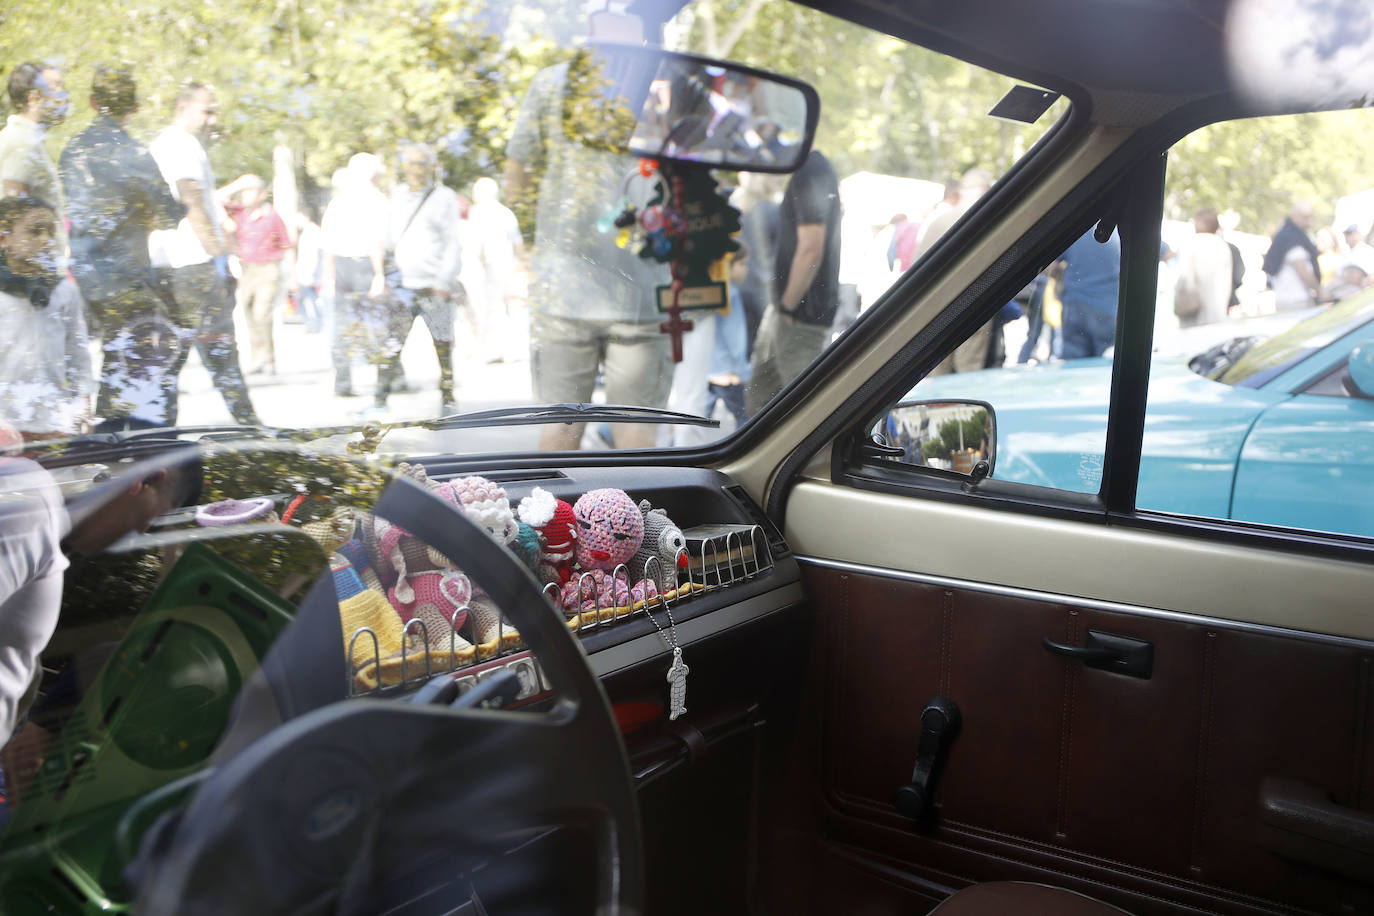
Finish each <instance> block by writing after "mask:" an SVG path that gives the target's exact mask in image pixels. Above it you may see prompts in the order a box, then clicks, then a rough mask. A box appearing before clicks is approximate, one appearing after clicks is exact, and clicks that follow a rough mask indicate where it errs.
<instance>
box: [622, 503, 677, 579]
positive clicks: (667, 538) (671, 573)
mask: <svg viewBox="0 0 1374 916" xmlns="http://www.w3.org/2000/svg"><path fill="white" fill-rule="evenodd" d="M639 511H640V513H641V514H642V515H643V517H644V542H643V543H642V544H640V546H639V550H638V552H636V553H635V555H634V557H633V559H631V560H630V575H631V576H633V577H634V578H636V579H643V578H648V577H649V569H648V567H650V566H656V567H657V569H656V572H657V573H658V587H659V591H665V592H666V591H669V590H670V589H674V588H677V576H678V570H679V569H684V570H685V569H686V568H687V555H686V554H685V553H682V550H683V549H684V548H686V546H687V539H686V538H685V537H683V536H682V529H681V528H679V527H678V526H677V525H675V524H673V520H672V519H670V518H669V517H668V512H667V510H665V509H655V508H653V507H652V506H650V504H649V501H648V500H647V499H641V500H640V501H639ZM650 557H658V563H656V564H653V563H650V562H649V558H650Z"/></svg>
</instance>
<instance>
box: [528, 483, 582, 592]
mask: <svg viewBox="0 0 1374 916" xmlns="http://www.w3.org/2000/svg"><path fill="white" fill-rule="evenodd" d="M519 514H520V521H522V522H524V523H525V524H526V525H529V526H530V527H531V528H533V529H535V530H536V531H538V532H539V539H540V542H541V545H542V546H541V553H540V564H539V579H540V581H542V582H555V583H557V584H558V585H559V586H560V587H562V586H563V585H566V584H567V582H568V580H569V579H571V578H572V574H573V571H572V570H573V559H574V553H575V551H576V550H577V516H575V515H574V514H573V507H572V505H571V504H569V503H566V502H564V501H563V500H561V499H556V498H555V497H554V495H553V494H552V493H550V492H549V491H548V490H545V489H544V488H543V487H535V488H534V489H533V490H532V491H530V495H529V496H526V497H525V498H524V499H522V500H520V509H519Z"/></svg>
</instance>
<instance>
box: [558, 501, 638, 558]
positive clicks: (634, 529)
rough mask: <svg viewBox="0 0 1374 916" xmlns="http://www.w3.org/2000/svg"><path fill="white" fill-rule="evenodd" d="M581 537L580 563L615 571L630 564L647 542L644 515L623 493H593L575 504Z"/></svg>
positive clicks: (579, 540) (578, 544)
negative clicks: (642, 545) (645, 540)
mask: <svg viewBox="0 0 1374 916" xmlns="http://www.w3.org/2000/svg"><path fill="white" fill-rule="evenodd" d="M573 515H575V516H577V524H578V527H579V528H581V535H580V536H579V537H578V539H577V562H578V565H580V566H581V567H582V568H583V569H587V570H591V569H604V570H606V571H607V572H610V571H612V570H614V569H615V568H616V567H617V566H619V565H620V564H621V563H629V562H630V558H631V557H633V556H634V555H635V553H636V552H637V551H638V550H639V545H640V543H641V542H642V541H643V540H644V516H643V515H642V514H641V513H640V511H639V506H637V505H635V501H634V500H633V499H630V497H629V495H628V494H627V493H626V492H625V491H624V490H616V489H613V488H606V489H603V490H591V491H590V492H587V493H583V494H582V495H581V496H580V497H578V499H577V502H576V503H574V504H573Z"/></svg>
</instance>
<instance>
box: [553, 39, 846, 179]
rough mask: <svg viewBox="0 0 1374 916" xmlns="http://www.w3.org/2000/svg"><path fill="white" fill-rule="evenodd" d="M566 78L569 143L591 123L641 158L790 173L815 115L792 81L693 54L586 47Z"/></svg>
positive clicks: (815, 99) (809, 93)
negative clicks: (609, 132)
mask: <svg viewBox="0 0 1374 916" xmlns="http://www.w3.org/2000/svg"><path fill="white" fill-rule="evenodd" d="M574 72H575V73H576V74H577V78H576V79H573V78H570V79H569V81H568V85H567V86H566V87H565V91H566V92H567V93H568V94H569V97H568V98H567V99H565V100H564V114H565V119H567V118H571V119H572V121H574V122H575V123H572V124H569V125H567V126H568V128H569V136H570V137H572V138H574V139H580V138H581V137H582V135H583V134H585V133H587V132H588V130H587V128H588V124H589V123H591V122H595V123H596V127H597V129H596V130H595V131H593V133H596V134H599V135H600V139H601V140H602V141H603V142H606V143H608V144H609V145H610V146H613V147H619V148H620V149H621V150H624V151H628V152H630V153H631V154H633V155H635V156H641V157H645V158H651V159H669V160H674V161H679V162H697V163H701V164H703V165H707V166H711V167H713V168H721V169H729V170H732V171H750V172H792V171H796V170H797V169H798V168H800V167H801V165H802V163H803V162H805V161H806V156H807V153H809V152H810V150H811V141H812V138H813V137H814V136H815V133H816V122H817V120H818V119H819V117H820V106H821V103H820V97H819V96H818V95H817V94H816V90H815V89H813V88H812V87H811V86H809V85H807V84H806V83H803V82H802V81H801V80H796V79H792V78H791V77H786V76H779V75H778V74H775V73H769V72H767V71H765V70H758V69H755V68H753V67H746V66H744V65H743V64H735V63H730V62H729V61H723V60H716V59H713V58H709V57H700V56H698V55H695V54H679V53H676V52H673V51H664V50H662V49H660V48H648V47H644V46H643V45H628V44H614V43H609V42H593V43H589V44H587V45H586V46H585V47H584V49H583V52H582V55H581V57H580V60H579V61H578V66H577V67H576V68H575V69H574ZM589 102H590V103H591V104H590V106H589V105H588V104H587V103H589ZM626 128H628V130H627V132H625V133H624V134H622V135H621V136H620V137H614V136H610V135H609V134H608V133H606V132H607V131H612V132H619V131H621V130H625V129H626Z"/></svg>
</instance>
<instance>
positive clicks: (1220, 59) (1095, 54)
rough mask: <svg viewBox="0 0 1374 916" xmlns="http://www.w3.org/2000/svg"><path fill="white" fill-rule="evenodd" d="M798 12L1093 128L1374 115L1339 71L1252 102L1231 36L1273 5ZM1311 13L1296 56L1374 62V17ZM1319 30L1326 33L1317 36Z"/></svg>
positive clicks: (898, 1) (1164, 2) (667, 13)
mask: <svg viewBox="0 0 1374 916" xmlns="http://www.w3.org/2000/svg"><path fill="white" fill-rule="evenodd" d="M792 2H796V3H799V4H801V5H804V6H808V7H810V8H812V9H815V10H818V11H820V12H823V13H826V14H827V15H831V16H836V17H838V18H841V19H845V20H848V21H850V22H854V23H856V24H858V25H862V26H864V27H866V28H871V29H875V30H877V31H881V32H884V33H886V34H889V35H892V36H894V37H896V38H900V39H902V40H904V41H909V42H912V43H913V44H917V45H921V46H923V47H927V48H930V49H931V50H934V51H937V52H940V53H943V54H948V55H950V56H953V57H957V58H959V59H961V60H964V61H967V62H969V63H971V64H974V65H976V66H979V67H984V68H986V69H989V70H993V71H995V72H998V73H1003V74H1006V75H1008V76H1011V77H1013V78H1015V79H1018V80H1023V81H1026V82H1029V83H1033V84H1035V85H1038V86H1042V87H1045V88H1048V89H1054V90H1056V91H1059V92H1062V93H1064V94H1065V95H1068V96H1070V97H1071V98H1073V99H1074V100H1075V101H1076V102H1078V103H1079V104H1080V105H1082V104H1083V103H1085V102H1089V101H1090V105H1089V106H1087V107H1090V109H1091V118H1092V120H1093V121H1094V122H1096V123H1099V124H1106V125H1112V126H1123V127H1129V126H1140V125H1144V124H1147V123H1150V122H1151V121H1152V120H1155V119H1157V118H1158V117H1159V116H1160V114H1161V113H1162V112H1164V111H1167V110H1169V109H1171V108H1175V107H1177V106H1179V105H1181V104H1184V103H1186V102H1189V101H1194V100H1197V99H1202V98H1210V97H1217V98H1218V99H1219V100H1221V101H1222V102H1223V104H1222V106H1221V110H1220V111H1219V112H1218V115H1219V117H1220V118H1221V119H1228V118H1237V117H1247V116H1252V115H1257V114H1279V113H1285V112H1293V111H1315V110H1324V109H1336V108H1346V107H1352V106H1361V105H1370V104H1374V85H1370V86H1363V85H1355V86H1353V87H1352V86H1351V85H1350V84H1349V82H1348V81H1346V82H1345V83H1344V84H1343V85H1341V86H1340V87H1339V88H1333V86H1332V85H1331V80H1332V73H1331V72H1330V71H1327V72H1323V73H1319V74H1316V75H1315V76H1313V77H1312V78H1311V83H1312V85H1310V86H1305V85H1300V84H1299V85H1289V86H1285V87H1284V92H1285V98H1283V99H1282V100H1279V99H1277V98H1270V97H1265V96H1262V95H1260V96H1257V95H1254V94H1251V95H1250V96H1249V97H1248V98H1242V97H1241V95H1240V94H1239V93H1238V92H1237V85H1236V81H1235V78H1234V75H1233V73H1232V72H1231V68H1230V67H1228V56H1229V54H1228V29H1231V28H1232V26H1233V24H1234V23H1233V20H1234V18H1235V11H1236V10H1237V9H1238V8H1241V7H1245V8H1246V10H1245V11H1246V12H1247V13H1249V14H1251V18H1253V15H1254V14H1255V12H1256V10H1259V11H1260V12H1261V13H1262V12H1264V4H1266V3H1270V2H1273V0H1037V2H1035V3H1007V2H1005V0H960V2H959V3H949V2H946V0H792ZM687 3H688V0H636V2H634V3H632V4H631V5H630V9H631V10H632V11H634V12H636V13H639V14H640V15H642V16H643V17H644V18H645V19H646V20H647V21H650V22H655V23H660V24H661V23H662V22H665V21H666V20H667V19H669V18H671V17H672V16H673V15H675V14H676V13H677V12H678V10H680V9H682V8H683V7H684V6H686V5H687ZM1305 6H1312V4H1310V3H1309V4H1306V5H1304V4H1301V3H1299V4H1297V5H1295V7H1294V10H1293V15H1294V17H1295V21H1294V24H1293V27H1292V31H1294V32H1295V33H1297V34H1296V37H1294V38H1293V39H1292V47H1290V48H1287V49H1285V51H1284V53H1285V54H1293V55H1297V54H1301V53H1307V52H1312V53H1314V54H1315V55H1316V56H1317V57H1319V58H1320V61H1319V62H1318V65H1319V66H1321V65H1329V66H1330V67H1331V69H1332V70H1333V71H1334V70H1335V69H1336V68H1337V65H1338V63H1339V62H1340V61H1345V62H1349V61H1351V60H1352V58H1356V59H1361V58H1362V57H1363V56H1368V55H1371V54H1374V16H1371V15H1363V14H1361V13H1360V12H1359V11H1358V10H1354V9H1352V8H1350V7H1342V6H1337V7H1335V8H1323V9H1320V10H1318V9H1316V8H1315V7H1313V8H1312V9H1311V10H1307V9H1305ZM1307 14H1310V18H1309V19H1308V21H1307V25H1308V27H1309V29H1310V30H1311V31H1312V34H1303V33H1302V22H1301V17H1302V16H1303V15H1307ZM1323 17H1324V18H1323ZM1318 23H1320V24H1322V25H1323V26H1325V28H1324V30H1321V29H1317V28H1316V24H1318ZM1333 23H1334V24H1333ZM1318 32H1320V34H1318ZM1232 37H1234V36H1232ZM1268 63H1269V64H1270V65H1271V66H1280V65H1279V64H1275V63H1274V62H1273V61H1269V62H1268ZM1347 69H1348V68H1347ZM1357 78H1358V79H1368V78H1369V77H1368V74H1367V73H1364V74H1363V75H1358V76H1357ZM1299 82H1300V81H1299ZM1340 82H1341V81H1340V80H1339V79H1337V80H1336V83H1340Z"/></svg>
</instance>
